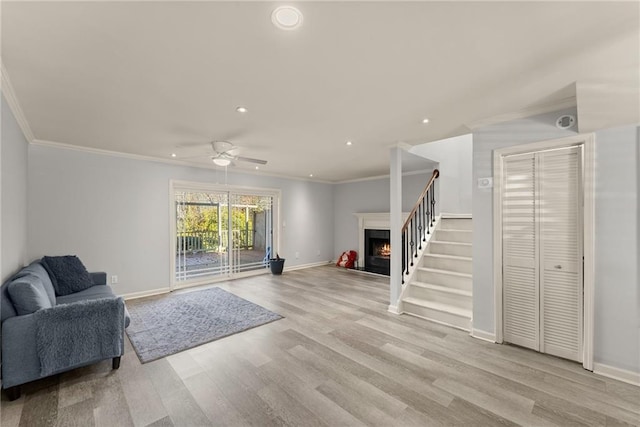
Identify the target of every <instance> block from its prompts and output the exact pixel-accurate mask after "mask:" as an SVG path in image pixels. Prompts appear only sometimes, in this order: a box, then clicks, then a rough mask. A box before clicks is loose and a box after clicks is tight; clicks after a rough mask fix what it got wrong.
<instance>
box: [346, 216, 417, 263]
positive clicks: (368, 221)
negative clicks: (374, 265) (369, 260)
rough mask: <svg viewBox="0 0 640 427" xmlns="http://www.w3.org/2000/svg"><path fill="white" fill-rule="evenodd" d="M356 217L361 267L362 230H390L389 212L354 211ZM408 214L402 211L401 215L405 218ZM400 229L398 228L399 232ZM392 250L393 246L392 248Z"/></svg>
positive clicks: (362, 250) (362, 251) (362, 252)
mask: <svg viewBox="0 0 640 427" xmlns="http://www.w3.org/2000/svg"><path fill="white" fill-rule="evenodd" d="M354 215H355V216H356V217H357V218H358V265H359V266H360V267H363V265H362V263H363V261H362V260H363V259H364V258H362V256H363V254H364V230H365V229H373V230H390V229H391V226H390V224H391V220H390V219H389V217H390V214H389V212H375V213H354ZM408 215H409V213H408V212H403V213H402V217H403V218H406V217H407V216H408ZM399 231H400V230H398V232H399ZM392 250H393V248H392Z"/></svg>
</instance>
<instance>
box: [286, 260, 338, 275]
mask: <svg viewBox="0 0 640 427" xmlns="http://www.w3.org/2000/svg"><path fill="white" fill-rule="evenodd" d="M328 264H333V261H320V262H312V263H309V264H300V265H294V266H293V267H287V266H286V264H285V267H284V272H285V273H286V272H287V271H295V270H303V269H305V268H311V267H320V266H323V265H328Z"/></svg>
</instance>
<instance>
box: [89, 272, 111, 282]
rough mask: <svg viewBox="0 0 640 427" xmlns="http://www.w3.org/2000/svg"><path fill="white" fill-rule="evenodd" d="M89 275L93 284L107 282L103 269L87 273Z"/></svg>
mask: <svg viewBox="0 0 640 427" xmlns="http://www.w3.org/2000/svg"><path fill="white" fill-rule="evenodd" d="M89 275H90V276H91V280H92V281H93V284H94V285H106V284H107V273H105V272H104V271H98V272H95V273H89Z"/></svg>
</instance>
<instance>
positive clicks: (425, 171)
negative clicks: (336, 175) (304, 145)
mask: <svg viewBox="0 0 640 427" xmlns="http://www.w3.org/2000/svg"><path fill="white" fill-rule="evenodd" d="M432 172H433V169H419V170H417V171H411V172H403V173H402V176H411V175H420V174H423V173H424V174H427V173H432ZM389 177H390V175H389V174H387V175H377V176H369V177H365V178H354V179H345V180H344V181H336V182H332V184H351V183H353V182H364V181H376V180H378V179H386V178H389Z"/></svg>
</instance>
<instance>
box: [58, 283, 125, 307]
mask: <svg viewBox="0 0 640 427" xmlns="http://www.w3.org/2000/svg"><path fill="white" fill-rule="evenodd" d="M113 296H114V295H113V291H112V290H111V288H110V287H109V286H104V285H93V286H91V287H90V288H87V289H85V290H83V291H80V292H75V293H73V294H69V295H61V296H59V297H58V298H56V304H71V303H72V302H77V301H86V300H88V299H98V298H110V297H113Z"/></svg>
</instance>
